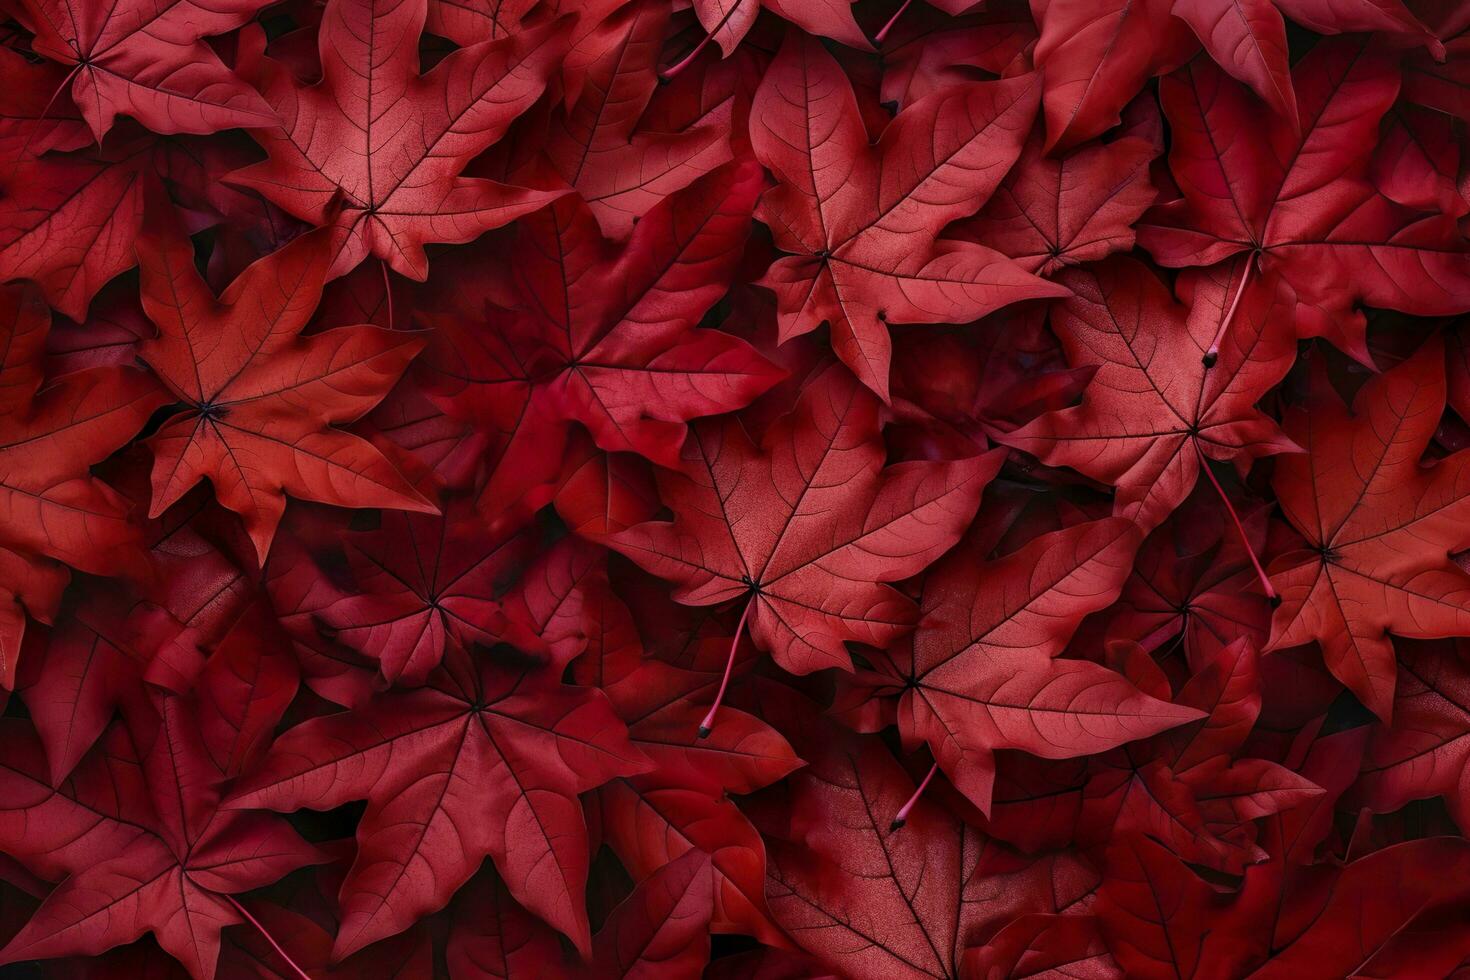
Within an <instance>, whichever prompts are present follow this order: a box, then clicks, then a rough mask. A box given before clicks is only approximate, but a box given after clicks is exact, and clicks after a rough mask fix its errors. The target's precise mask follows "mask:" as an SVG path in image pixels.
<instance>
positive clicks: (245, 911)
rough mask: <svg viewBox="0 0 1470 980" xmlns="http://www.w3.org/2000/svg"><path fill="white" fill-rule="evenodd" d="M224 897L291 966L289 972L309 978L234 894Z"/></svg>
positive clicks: (309, 975) (302, 977)
mask: <svg viewBox="0 0 1470 980" xmlns="http://www.w3.org/2000/svg"><path fill="white" fill-rule="evenodd" d="M225 898H226V899H227V900H228V901H229V903H230V904H231V905H233V906H235V911H237V912H239V913H240V914H241V915H243V916H245V918H246V920H247V921H248V922H249V923H250V924H251V925H252V926H254V927H255V930H256V932H259V933H260V934H261V935H262V936H264V937H265V941H266V942H268V943H270V944H271V949H273V950H275V951H276V955H277V956H279V957H280V958H281V959H282V960H283V961H284V962H285V964H286V965H287V966H289V967H290V968H291V972H293V973H295V974H296V975H297V976H298V977H300V978H301V980H311V974H309V973H307V972H306V971H305V970H303V969H301V967H299V966H297V965H296V961H295V960H293V959H292V958H291V955H290V954H289V953H287V952H286V951H285V950H284V949H282V948H281V944H280V943H278V942H276V938H275V937H274V936H272V935H271V934H270V933H269V932H267V931H266V928H265V926H263V925H261V924H260V921H259V920H258V919H256V918H255V916H253V915H251V914H250V912H249V910H248V909H246V908H245V906H243V905H241V904H240V903H239V902H238V901H236V900H235V896H234V895H225Z"/></svg>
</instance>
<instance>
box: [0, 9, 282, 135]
mask: <svg viewBox="0 0 1470 980" xmlns="http://www.w3.org/2000/svg"><path fill="white" fill-rule="evenodd" d="M16 6H17V8H18V9H16V10H15V12H16V15H17V16H18V17H19V18H20V20H21V22H22V23H23V24H25V26H26V28H27V29H28V30H30V31H32V32H33V33H34V34H35V35H36V36H35V38H34V39H33V40H32V41H31V49H32V50H33V51H35V52H36V53H37V54H39V55H42V56H44V57H47V58H50V59H52V60H54V61H57V62H59V63H61V64H63V65H71V66H73V67H72V70H71V72H70V74H69V75H68V76H67V80H68V81H70V82H71V97H72V101H74V102H75V103H76V105H77V107H78V108H79V109H80V110H81V113H82V117H83V118H84V119H86V121H87V125H88V126H89V127H91V130H92V133H93V135H94V136H95V137H96V138H97V139H98V141H101V139H102V136H103V134H105V133H106V132H107V131H108V130H109V129H111V128H112V123H113V120H114V118H116V117H117V116H118V115H119V114H123V115H129V116H132V117H133V118H134V119H137V120H138V122H140V123H142V124H143V125H144V126H146V127H148V128H149V129H151V130H153V131H154V132H156V133H214V132H218V131H220V130H222V129H232V128H234V127H238V126H266V125H270V124H271V123H272V122H273V121H274V117H273V114H272V112H271V109H270V106H268V105H266V104H265V101H264V100H262V99H261V97H260V96H259V94H257V93H256V91H255V90H254V89H252V88H251V87H250V86H248V85H246V84H245V83H244V82H243V81H242V80H240V79H239V78H237V77H235V75H234V74H233V73H231V72H230V70H229V69H228V68H226V67H225V65H224V63H223V62H221V61H220V59H219V56H218V55H217V54H215V52H214V51H213V49H211V48H210V46H209V45H208V44H205V43H204V42H203V40H201V39H202V38H204V37H206V36H208V35H214V34H223V33H225V32H226V31H230V30H233V29H235V28H236V27H239V26H240V25H241V24H243V23H245V22H246V21H247V20H249V19H250V18H251V17H253V16H255V14H256V12H257V11H258V10H260V8H261V7H262V6H264V4H263V3H262V0H224V2H211V3H196V2H194V0H163V2H149V0H108V2H106V3H101V4H89V3H78V2H75V0H19V3H18V4H17V5H16Z"/></svg>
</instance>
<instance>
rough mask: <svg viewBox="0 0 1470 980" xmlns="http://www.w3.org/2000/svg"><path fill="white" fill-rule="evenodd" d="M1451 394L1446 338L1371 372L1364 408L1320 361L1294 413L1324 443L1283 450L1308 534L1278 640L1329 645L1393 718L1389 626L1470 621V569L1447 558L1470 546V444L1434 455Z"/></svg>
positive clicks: (1300, 433) (1433, 630)
mask: <svg viewBox="0 0 1470 980" xmlns="http://www.w3.org/2000/svg"><path fill="white" fill-rule="evenodd" d="M1444 398H1445V372H1444V347H1443V345H1442V343H1441V342H1440V341H1439V340H1438V339H1431V340H1430V341H1428V342H1426V343H1425V345H1424V346H1423V347H1422V348H1421V349H1420V350H1419V352H1418V353H1416V354H1415V355H1414V356H1413V357H1411V358H1410V359H1409V360H1407V361H1405V362H1404V363H1403V364H1401V365H1399V366H1398V367H1396V368H1394V369H1393V370H1391V371H1385V372H1384V373H1383V374H1380V375H1378V376H1377V377H1375V378H1372V379H1370V380H1369V381H1368V383H1367V384H1366V385H1364V386H1363V387H1362V389H1361V390H1359V392H1358V394H1357V397H1356V398H1354V399H1353V408H1352V411H1351V412H1349V410H1348V408H1347V406H1345V405H1344V404H1343V403H1342V399H1341V398H1340V397H1339V396H1338V395H1337V393H1336V392H1335V391H1333V390H1332V386H1331V383H1330V382H1329V381H1328V379H1327V375H1326V372H1325V369H1324V368H1323V366H1322V364H1321V362H1320V361H1316V362H1314V364H1313V371H1312V384H1311V393H1310V396H1309V399H1308V401H1307V403H1306V405H1305V406H1299V407H1294V408H1292V409H1291V410H1289V411H1288V413H1287V416H1286V431H1287V434H1289V435H1290V436H1291V437H1292V438H1293V439H1295V440H1296V441H1297V442H1298V443H1299V444H1301V445H1303V446H1309V447H1310V451H1309V452H1308V454H1307V455H1304V456H1287V457H1283V458H1282V459H1281V460H1280V461H1279V462H1278V464H1277V470H1276V478H1275V480H1274V481H1273V485H1274V487H1275V489H1276V495H1277V498H1278V499H1279V501H1280V503H1281V509H1282V512H1283V513H1284V514H1285V515H1286V517H1287V519H1288V520H1290V521H1291V523H1292V525H1293V526H1294V527H1295V528H1296V529H1297V530H1298V531H1299V532H1300V533H1301V534H1302V536H1303V537H1304V538H1305V539H1306V541H1305V548H1303V549H1300V550H1293V551H1290V552H1288V553H1286V554H1283V555H1281V556H1280V557H1278V558H1277V559H1276V560H1275V561H1273V562H1272V563H1271V581H1272V582H1273V583H1275V585H1276V588H1277V590H1278V591H1279V592H1280V594H1281V599H1282V602H1281V606H1280V607H1279V608H1278V609H1277V610H1276V612H1275V615H1274V616H1273V617H1272V619H1271V644H1270V647H1269V648H1268V649H1284V648H1286V647H1291V646H1296V645H1298V644H1302V643H1309V642H1311V641H1313V640H1315V641H1317V643H1318V644H1320V645H1321V647H1322V656H1323V659H1324V660H1326V662H1327V668H1328V670H1330V671H1332V674H1333V676H1335V677H1336V678H1337V679H1338V680H1340V681H1342V682H1343V683H1344V684H1346V685H1347V687H1348V689H1349V690H1351V691H1352V692H1353V693H1354V694H1356V695H1357V696H1358V699H1359V700H1361V701H1362V702H1363V704H1364V705H1366V706H1367V707H1368V708H1369V710H1371V711H1373V712H1374V713H1375V714H1377V715H1378V716H1379V717H1380V718H1383V719H1384V720H1385V721H1386V720H1387V719H1388V718H1389V717H1390V715H1391V714H1392V711H1393V689H1394V674H1395V670H1394V653H1393V644H1392V642H1391V641H1390V639H1389V637H1388V634H1389V633H1397V634H1398V635H1400V636H1406V637H1413V638H1415V639H1426V638H1432V637H1439V636H1453V635H1455V634H1457V633H1462V632H1464V631H1465V630H1466V629H1467V628H1470V609H1467V608H1466V604H1465V600H1466V598H1467V597H1470V574H1467V573H1466V572H1465V571H1464V570H1463V569H1461V568H1460V567H1459V566H1457V565H1455V564H1454V563H1453V562H1451V561H1450V560H1449V559H1448V557H1447V555H1448V554H1449V553H1451V552H1454V551H1460V550H1463V549H1464V547H1465V545H1466V544H1467V543H1470V539H1467V537H1466V533H1465V526H1466V523H1465V522H1466V515H1467V514H1470V496H1467V495H1466V477H1465V476H1464V473H1465V472H1466V466H1467V465H1470V454H1467V453H1465V452H1460V453H1456V454H1454V455H1452V456H1449V457H1446V458H1445V459H1442V460H1440V461H1439V462H1438V463H1435V464H1433V465H1430V466H1424V465H1422V464H1421V457H1422V455H1423V453H1424V449H1425V447H1426V446H1427V444H1428V442H1429V438H1430V436H1431V435H1433V433H1434V430H1435V427H1436V426H1437V425H1438V424H1439V417H1440V415H1441V414H1442V413H1443V412H1444Z"/></svg>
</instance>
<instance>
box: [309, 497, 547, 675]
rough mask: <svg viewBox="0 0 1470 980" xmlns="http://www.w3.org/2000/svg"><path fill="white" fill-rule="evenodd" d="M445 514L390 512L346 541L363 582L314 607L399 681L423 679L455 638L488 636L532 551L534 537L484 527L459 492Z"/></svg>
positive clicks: (336, 634)
mask: <svg viewBox="0 0 1470 980" xmlns="http://www.w3.org/2000/svg"><path fill="white" fill-rule="evenodd" d="M441 506H443V507H444V510H445V513H444V515H443V516H435V515H427V514H406V513H402V512H391V511H390V512H386V513H384V514H383V516H382V521H381V523H380V525H379V526H378V528H377V529H376V530H372V531H362V532H356V533H353V534H351V535H349V536H348V537H347V538H346V539H345V541H344V550H345V551H346V553H347V561H348V564H349V565H350V567H351V570H352V574H353V582H354V585H355V586H356V590H355V591H354V592H353V593H352V594H349V595H346V596H343V597H342V598H340V599H337V600H335V601H333V602H331V603H329V604H327V605H325V606H323V607H322V608H320V609H318V610H316V611H315V613H314V614H313V615H314V619H315V621H316V625H317V629H318V630H321V629H325V630H328V631H330V633H331V636H332V638H333V639H334V640H336V641H337V642H339V643H342V644H345V645H346V646H349V647H351V648H352V649H354V650H357V651H358V652H359V653H362V654H363V655H364V656H368V657H371V658H373V659H374V660H376V661H378V669H379V671H380V672H381V673H382V675H383V679H384V680H386V681H388V683H390V684H402V685H404V686H408V687H416V686H418V685H420V684H422V683H423V682H424V681H425V680H426V679H427V678H428V676H429V673H430V672H431V671H432V670H433V669H434V668H435V667H438V666H439V662H440V661H441V660H443V659H444V650H445V648H446V646H447V645H448V644H451V643H455V644H460V645H463V646H466V648H468V647H469V646H473V645H474V644H477V643H485V644H488V643H490V642H492V638H493V636H494V634H495V632H496V630H497V629H498V628H499V626H500V620H501V617H500V605H499V603H498V602H496V601H495V599H494V598H493V597H495V596H498V595H499V594H500V593H501V592H503V591H504V587H505V584H506V583H507V582H508V581H509V579H510V578H511V577H512V574H513V571H514V570H515V569H516V568H517V567H518V565H519V563H521V562H524V561H525V560H526V559H527V557H528V554H529V551H530V547H531V545H532V542H531V540H530V539H528V538H527V537H526V536H509V537H492V536H490V535H487V534H485V532H484V531H483V529H482V527H481V525H480V522H479V521H478V520H477V519H476V518H475V516H474V513H473V511H472V510H471V509H470V508H469V507H468V506H467V505H466V504H464V503H461V502H459V501H458V500H450V501H443V502H441Z"/></svg>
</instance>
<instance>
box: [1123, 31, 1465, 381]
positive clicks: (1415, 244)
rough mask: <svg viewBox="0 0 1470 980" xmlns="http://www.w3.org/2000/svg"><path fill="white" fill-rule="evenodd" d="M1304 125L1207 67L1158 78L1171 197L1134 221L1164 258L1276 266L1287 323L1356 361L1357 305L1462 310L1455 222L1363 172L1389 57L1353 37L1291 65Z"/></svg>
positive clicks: (1385, 102) (1178, 263)
mask: <svg viewBox="0 0 1470 980" xmlns="http://www.w3.org/2000/svg"><path fill="white" fill-rule="evenodd" d="M1292 77H1293V79H1294V80H1295V83H1296V92H1297V101H1298V106H1299V111H1300V115H1301V119H1302V125H1301V128H1300V132H1298V131H1297V129H1296V128H1295V127H1294V126H1293V125H1292V124H1291V123H1290V122H1288V121H1286V120H1281V119H1276V118H1267V119H1262V118H1261V115H1260V113H1259V111H1258V109H1257V105H1258V104H1257V103H1255V102H1254V100H1253V99H1252V98H1251V96H1250V95H1249V93H1248V92H1247V90H1246V89H1245V88H1244V87H1243V86H1241V85H1240V84H1239V83H1237V82H1235V81H1234V80H1233V79H1231V78H1230V77H1228V76H1227V75H1225V74H1224V73H1223V72H1222V71H1220V70H1219V69H1218V68H1216V67H1215V66H1214V65H1213V64H1212V63H1211V62H1208V61H1200V60H1196V61H1194V62H1191V63H1190V64H1189V66H1187V67H1186V68H1183V69H1181V70H1180V71H1179V72H1177V73H1176V74H1174V75H1171V76H1169V77H1168V78H1166V79H1164V80H1163V81H1162V82H1160V86H1159V96H1160V100H1161V101H1162V103H1163V106H1164V113H1165V115H1166V116H1167V117H1168V119H1169V124H1170V128H1171V132H1172V136H1173V145H1172V146H1171V148H1170V150H1169V164H1170V170H1171V171H1172V172H1173V175H1174V180H1175V181H1176V182H1177V183H1178V185H1179V190H1180V196H1179V197H1178V198H1177V199H1175V200H1172V201H1168V202H1166V203H1163V204H1160V205H1159V206H1158V207H1157V208H1155V209H1154V211H1152V212H1151V213H1150V214H1149V215H1147V216H1146V217H1145V219H1144V222H1143V224H1142V225H1141V226H1140V227H1139V229H1138V240H1139V244H1141V245H1143V247H1144V248H1146V249H1148V250H1149V252H1150V253H1152V255H1153V257H1154V259H1155V260H1156V261H1158V262H1160V263H1161V264H1163V265H1167V266H1173V267H1182V266H1192V265H1214V264H1215V263H1218V262H1221V261H1223V260H1226V259H1230V258H1232V257H1234V256H1243V257H1242V258H1236V259H1235V261H1234V263H1233V265H1234V266H1235V267H1236V268H1237V270H1238V271H1236V272H1235V273H1233V274H1234V275H1240V274H1243V273H1244V272H1246V271H1247V270H1254V269H1256V268H1257V266H1259V267H1260V270H1261V271H1264V272H1270V271H1273V270H1274V271H1279V272H1280V274H1281V277H1282V279H1283V281H1285V282H1286V283H1288V284H1289V285H1290V286H1291V287H1292V288H1293V289H1294V290H1295V292H1296V300H1297V311H1296V321H1297V324H1296V329H1297V331H1298V332H1299V333H1300V334H1301V335H1302V336H1309V337H1310V336H1321V337H1326V338H1327V339H1328V340H1330V341H1332V342H1333V343H1334V344H1335V345H1337V346H1338V347H1339V348H1341V349H1342V350H1344V351H1346V352H1347V353H1349V354H1351V355H1352V356H1354V357H1355V358H1357V359H1358V360H1360V361H1363V363H1365V364H1371V358H1370V357H1369V355H1368V353H1367V349H1366V347H1365V340H1364V336H1363V316H1362V314H1361V313H1359V312H1357V311H1356V310H1354V305H1355V304H1357V303H1365V304H1367V305H1369V306H1378V307H1386V308H1388V309H1395V310H1402V311H1404V312H1406V313H1413V314H1416V315H1421V316H1423V315H1438V314H1450V313H1461V312H1464V311H1465V310H1467V309H1470V250H1467V249H1466V248H1465V245H1464V240H1463V236H1461V235H1460V233H1459V231H1458V230H1457V229H1456V227H1455V222H1454V220H1453V218H1451V217H1449V216H1447V215H1442V214H1425V213H1421V212H1418V211H1413V210H1411V209H1409V208H1405V207H1403V206H1402V205H1400V204H1397V203H1395V202H1394V201H1392V200H1391V199H1389V198H1388V197H1385V196H1384V195H1383V194H1381V193H1380V192H1379V191H1378V190H1377V188H1375V187H1374V186H1373V184H1372V183H1371V182H1370V181H1369V180H1368V168H1369V163H1370V157H1371V153H1370V151H1371V149H1372V147H1373V145H1374V144H1375V142H1376V141H1377V138H1378V125H1379V120H1380V119H1381V118H1382V117H1383V114H1384V112H1385V111H1386V110H1387V109H1388V108H1389V106H1390V105H1392V104H1393V101H1394V98H1395V96H1397V94H1398V90H1399V74H1398V69H1397V67H1396V66H1395V64H1394V62H1393V61H1392V59H1390V58H1388V57H1387V56H1385V55H1384V54H1383V53H1382V52H1380V51H1378V50H1376V49H1374V48H1371V47H1369V46H1366V45H1365V42H1364V41H1362V40H1347V39H1344V40H1333V41H1323V42H1322V43H1321V44H1318V45H1317V46H1316V47H1314V48H1313V49H1312V50H1311V51H1310V52H1308V53H1307V54H1306V55H1305V56H1303V57H1302V59H1301V60H1300V61H1298V62H1297V64H1296V66H1295V67H1294V68H1293V70H1292Z"/></svg>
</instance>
